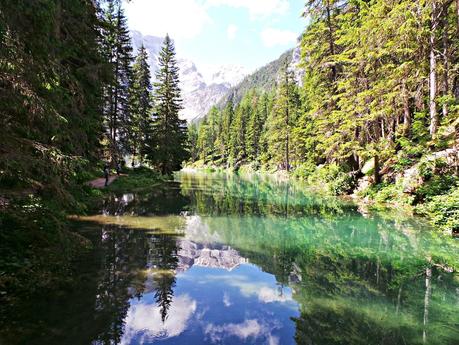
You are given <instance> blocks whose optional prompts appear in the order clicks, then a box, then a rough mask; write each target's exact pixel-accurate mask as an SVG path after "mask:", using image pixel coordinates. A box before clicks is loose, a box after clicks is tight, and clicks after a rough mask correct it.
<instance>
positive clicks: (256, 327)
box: [0, 173, 459, 345]
mask: <svg viewBox="0 0 459 345" xmlns="http://www.w3.org/2000/svg"><path fill="white" fill-rule="evenodd" d="M75 227H76V228H77V229H78V231H79V232H81V234H83V235H84V236H86V237H88V238H90V239H91V241H92V242H93V244H94V246H95V250H94V251H93V252H91V253H90V254H88V255H87V256H85V257H84V258H83V259H82V260H81V262H79V263H78V267H79V269H78V271H77V279H76V282H75V284H74V286H73V288H72V289H69V291H63V292H60V293H56V294H54V295H52V296H46V297H43V298H36V299H34V300H33V301H24V303H23V304H20V305H18V307H17V312H16V313H15V315H14V316H13V317H12V318H11V322H10V323H9V324H7V325H6V327H5V329H4V330H3V331H2V332H1V333H0V334H2V337H1V338H0V343H1V344H152V343H164V344H282V345H283V344H459V277H458V275H457V274H455V273H452V272H450V271H452V270H453V269H456V270H457V268H459V242H458V241H456V240H453V239H451V238H448V237H443V236H440V235H437V234H435V233H434V232H432V229H430V228H429V227H428V226H427V225H426V223H424V222H423V221H421V220H418V219H415V218H413V217H409V216H406V215H403V214H400V213H399V212H397V211H396V210H390V211H389V212H386V213H378V214H375V213H369V212H365V211H363V210H360V211H359V210H358V208H357V206H355V205H353V204H352V203H349V202H344V201H342V200H339V199H337V198H331V197H324V196H321V195H318V194H314V193H312V192H308V191H307V190H306V189H305V188H303V187H301V186H298V185H296V184H295V183H292V182H290V183H289V182H278V181H273V180H269V179H264V178H261V177H256V176H251V177H249V176H247V177H241V176H237V175H225V174H204V173H202V174H200V173H193V174H191V173H188V174H186V173H181V174H178V175H177V176H176V179H175V181H170V182H167V183H164V184H163V185H161V186H159V187H155V190H146V191H144V192H142V193H137V194H124V195H113V196H110V197H108V198H107V200H105V202H104V204H103V205H102V206H101V208H100V210H98V212H97V213H96V214H94V215H93V216H89V217H86V218H83V219H81V221H80V222H78V223H77V224H75Z"/></svg>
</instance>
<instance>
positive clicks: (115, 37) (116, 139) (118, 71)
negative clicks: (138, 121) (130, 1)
mask: <svg viewBox="0 0 459 345" xmlns="http://www.w3.org/2000/svg"><path fill="white" fill-rule="evenodd" d="M104 33H105V37H104V41H105V53H106V54H107V58H108V60H109V61H110V66H111V71H110V72H111V75H112V81H111V83H110V85H109V86H108V87H107V90H106V114H107V128H108V138H109V145H110V154H111V156H112V157H113V156H115V159H116V157H118V156H120V155H121V154H124V153H127V152H129V130H130V112H129V88H130V84H131V79H132V68H131V64H132V60H133V58H132V45H131V38H130V36H129V29H128V26H127V21H126V17H125V15H124V12H123V10H122V8H121V5H120V4H118V5H117V6H116V5H115V4H114V2H110V3H109V4H108V7H107V11H106V29H105V32H104Z"/></svg>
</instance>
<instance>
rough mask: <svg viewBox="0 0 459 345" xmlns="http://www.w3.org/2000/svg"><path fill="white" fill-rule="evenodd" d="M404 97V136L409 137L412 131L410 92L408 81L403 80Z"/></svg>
mask: <svg viewBox="0 0 459 345" xmlns="http://www.w3.org/2000/svg"><path fill="white" fill-rule="evenodd" d="M402 93H403V94H402V97H403V136H405V137H409V136H410V132H411V112H410V104H409V98H408V92H407V90H406V83H405V81H403V84H402Z"/></svg>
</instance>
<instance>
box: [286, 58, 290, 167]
mask: <svg viewBox="0 0 459 345" xmlns="http://www.w3.org/2000/svg"><path fill="white" fill-rule="evenodd" d="M285 87H286V94H287V104H286V105H285V126H286V130H287V138H286V142H285V164H286V168H287V171H290V157H289V150H290V148H289V144H290V142H289V141H290V126H289V124H290V122H289V106H290V104H289V103H290V102H289V97H290V95H289V87H290V85H289V80H288V64H286V66H285Z"/></svg>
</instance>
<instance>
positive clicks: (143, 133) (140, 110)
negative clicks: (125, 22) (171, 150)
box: [129, 45, 153, 165]
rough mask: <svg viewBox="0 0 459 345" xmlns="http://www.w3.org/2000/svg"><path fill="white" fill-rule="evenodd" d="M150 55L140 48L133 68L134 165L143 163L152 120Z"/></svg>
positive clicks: (131, 144) (132, 148)
mask: <svg viewBox="0 0 459 345" xmlns="http://www.w3.org/2000/svg"><path fill="white" fill-rule="evenodd" d="M150 79H151V75H150V66H149V65H148V53H147V50H146V49H145V47H144V46H143V45H142V46H141V47H140V48H139V52H138V55H137V57H136V60H135V63H134V66H133V78H132V85H131V89H130V95H129V97H130V106H131V109H130V111H131V114H130V119H131V121H130V132H129V137H130V151H131V154H132V164H133V165H134V164H135V158H136V157H137V158H138V159H139V161H140V162H141V163H142V161H143V153H144V152H145V151H146V149H147V148H146V145H147V142H146V139H147V135H148V133H149V129H150V126H151V119H152V101H153V100H152V90H153V87H152V85H151V81H150Z"/></svg>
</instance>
